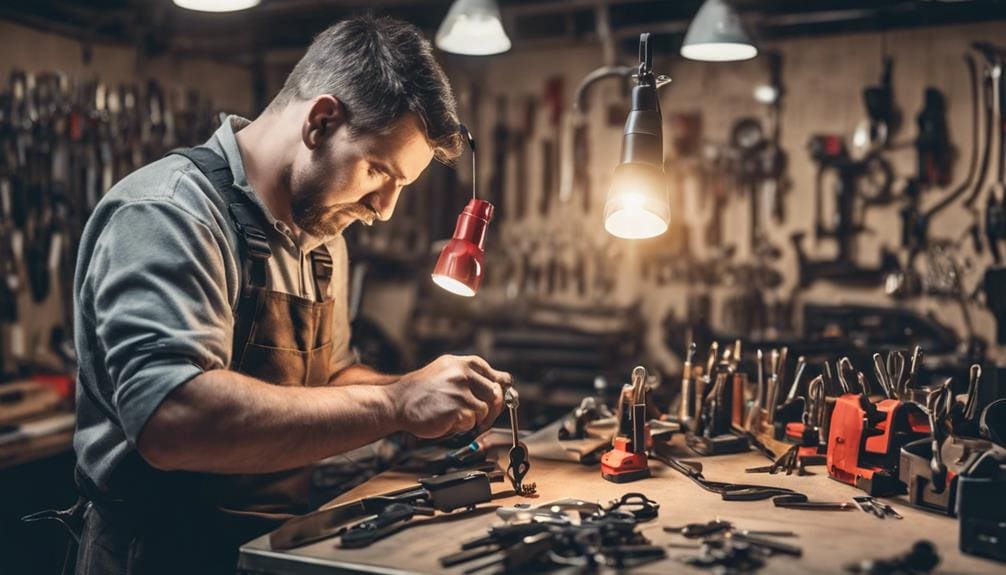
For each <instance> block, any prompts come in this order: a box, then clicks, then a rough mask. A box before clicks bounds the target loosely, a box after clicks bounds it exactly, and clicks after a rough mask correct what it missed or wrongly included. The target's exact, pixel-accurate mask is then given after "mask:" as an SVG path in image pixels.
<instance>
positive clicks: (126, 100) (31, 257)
mask: <svg viewBox="0 0 1006 575" xmlns="http://www.w3.org/2000/svg"><path fill="white" fill-rule="evenodd" d="M188 104H189V105H190V106H191V113H190V114H189V115H188V116H186V117H185V121H182V122H177V121H175V116H174V114H173V112H172V108H173V107H174V106H169V105H167V104H166V103H165V101H164V92H163V90H162V89H161V87H160V86H159V85H158V84H157V83H156V82H154V81H150V82H148V83H147V84H146V86H145V88H144V89H141V87H139V86H134V85H123V86H118V87H110V86H106V85H105V84H103V83H101V82H99V81H97V80H88V81H77V80H74V79H71V78H70V77H68V76H67V75H65V74H62V73H58V72H41V73H38V74H28V73H25V72H24V71H20V70H14V71H12V72H11V74H10V76H9V79H8V83H7V85H6V87H5V88H3V89H0V228H2V229H3V233H0V260H2V261H0V284H2V286H0V324H4V323H6V324H7V326H4V327H5V328H6V327H9V328H10V329H0V331H2V332H4V333H3V334H0V335H6V337H4V341H3V342H2V343H0V358H4V357H7V358H11V357H14V356H16V357H15V359H16V361H19V362H23V363H24V364H27V365H38V364H46V365H47V366H49V367H51V368H53V369H63V368H64V367H65V368H66V369H72V365H71V364H72V361H73V357H72V356H73V354H72V344H71V343H70V341H69V339H70V337H69V336H70V334H71V333H72V326H71V323H72V320H73V301H72V299H73V298H71V297H69V294H70V293H72V285H73V283H72V282H73V273H74V266H75V256H76V253H75V251H76V245H77V242H78V241H79V238H80V235H81V232H82V230H83V226H84V223H85V222H86V220H87V217H88V215H89V214H90V212H91V210H92V209H93V208H94V206H95V205H96V204H97V202H98V199H99V197H100V195H101V193H103V192H104V191H106V190H108V189H109V188H110V187H111V186H112V185H113V184H114V182H115V181H116V179H118V178H120V177H122V176H124V175H125V174H126V173H127V172H128V171H131V170H133V169H136V168H137V167H139V166H140V165H142V164H143V163H145V162H147V161H152V160H154V159H156V158H157V157H159V156H161V155H163V153H164V152H165V151H167V149H168V147H169V146H171V145H173V144H174V142H176V141H178V140H179V137H178V134H179V133H181V132H183V131H184V132H185V133H186V134H190V135H191V136H192V139H191V140H186V141H189V142H196V141H201V140H203V139H205V138H206V137H208V136H209V134H210V132H211V131H212V129H213V121H214V120H213V116H212V114H211V113H210V111H209V110H211V108H212V104H210V103H209V102H208V101H207V100H206V99H205V98H202V97H201V96H199V94H198V93H197V92H191V94H190V96H189V101H188ZM203 114H205V115H206V116H209V118H206V117H204V116H203ZM197 128H205V130H201V129H197ZM53 352H55V354H53ZM54 362H60V363H61V364H65V365H57V364H56V363H54ZM5 367H9V366H5Z"/></svg>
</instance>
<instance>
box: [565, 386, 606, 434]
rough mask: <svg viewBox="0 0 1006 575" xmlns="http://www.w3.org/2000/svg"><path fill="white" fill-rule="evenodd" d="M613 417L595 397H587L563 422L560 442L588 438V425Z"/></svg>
mask: <svg viewBox="0 0 1006 575" xmlns="http://www.w3.org/2000/svg"><path fill="white" fill-rule="evenodd" d="M612 416H613V415H612V413H611V410H610V409H608V406H607V405H604V404H603V403H599V402H598V401H597V399H595V398H593V397H585V398H583V399H582V400H581V401H580V405H579V406H578V407H577V408H576V409H574V410H573V413H571V414H570V415H569V416H567V417H566V418H564V419H563V420H562V426H561V427H560V428H559V440H560V441H569V440H575V439H583V438H585V437H587V425H589V424H590V423H592V422H594V421H597V420H600V419H607V418H609V417H612Z"/></svg>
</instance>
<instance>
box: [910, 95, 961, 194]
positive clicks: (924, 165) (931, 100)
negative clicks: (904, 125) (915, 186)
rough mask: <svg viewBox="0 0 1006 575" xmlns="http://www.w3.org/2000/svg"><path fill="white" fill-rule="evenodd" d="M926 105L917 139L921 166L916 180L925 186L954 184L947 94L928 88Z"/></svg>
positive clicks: (925, 97)
mask: <svg viewBox="0 0 1006 575" xmlns="http://www.w3.org/2000/svg"><path fill="white" fill-rule="evenodd" d="M923 102H924V104H923V108H922V111H921V112H919V115H918V116H917V117H916V120H915V122H916V125H918V127H919V134H918V136H916V138H915V151H916V154H917V163H918V167H917V170H916V177H915V179H916V181H917V182H918V183H919V184H920V185H922V186H945V185H947V184H949V183H950V170H951V165H952V163H953V159H954V157H953V151H954V150H953V145H952V144H951V143H950V133H949V130H948V128H947V104H946V99H945V98H944V97H943V93H942V92H940V91H939V90H937V89H936V88H933V87H928V88H926V93H925V96H924V98H923Z"/></svg>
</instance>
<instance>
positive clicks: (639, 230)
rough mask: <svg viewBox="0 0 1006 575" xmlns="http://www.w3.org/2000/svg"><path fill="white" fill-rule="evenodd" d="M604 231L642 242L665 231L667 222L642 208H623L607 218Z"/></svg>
mask: <svg viewBox="0 0 1006 575" xmlns="http://www.w3.org/2000/svg"><path fill="white" fill-rule="evenodd" d="M604 229H605V230H607V231H608V233H609V234H611V235H613V236H615V237H619V238H625V239H627V240H642V239H646V238H652V237H655V236H659V235H660V234H662V233H664V232H666V231H667V222H665V221H664V219H663V218H661V217H660V216H658V215H657V214H655V213H653V212H651V211H649V210H645V209H643V208H642V207H629V206H624V207H622V208H621V209H619V210H616V211H614V212H612V213H611V215H609V216H608V218H607V219H606V220H605V221H604Z"/></svg>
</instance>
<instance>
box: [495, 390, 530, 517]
mask: <svg viewBox="0 0 1006 575" xmlns="http://www.w3.org/2000/svg"><path fill="white" fill-rule="evenodd" d="M503 402H504V404H505V405H506V407H507V409H508V410H509V412H510V431H511V433H512V435H513V447H511V448H510V454H509V460H510V461H509V463H507V478H509V479H510V484H511V485H513V490H514V492H515V493H516V494H517V495H522V496H525V497H526V496H529V495H532V494H534V492H535V491H536V488H537V485H535V484H534V483H530V484H528V485H524V483H523V482H524V477H525V476H526V475H527V472H528V470H529V469H531V461H530V460H529V459H528V453H527V446H526V445H524V443H523V442H521V441H520V437H519V436H520V430H519V426H518V422H517V408H518V407H519V406H520V395H519V394H518V393H517V390H516V389H515V388H514V387H508V388H507V390H506V394H505V395H504V400H503Z"/></svg>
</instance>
